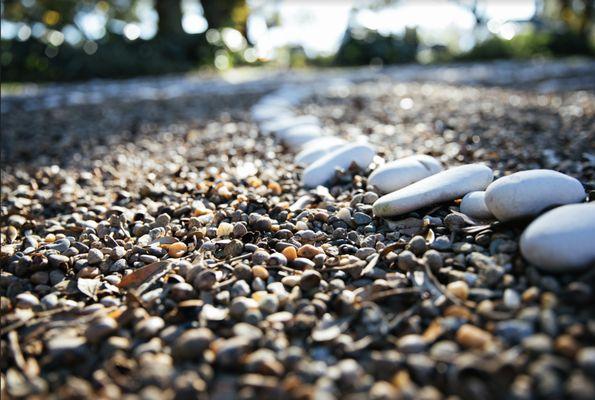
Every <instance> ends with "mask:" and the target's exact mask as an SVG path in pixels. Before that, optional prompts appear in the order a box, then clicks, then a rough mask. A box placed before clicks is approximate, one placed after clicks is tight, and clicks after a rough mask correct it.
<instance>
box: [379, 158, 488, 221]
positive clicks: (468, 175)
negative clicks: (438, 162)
mask: <svg viewBox="0 0 595 400" xmlns="http://www.w3.org/2000/svg"><path fill="white" fill-rule="evenodd" d="M492 179H493V173H492V170H491V169H490V168H488V167H486V166H485V165H482V164H470V165H463V166H460V167H454V168H451V169H448V170H446V171H442V172H439V173H437V174H435V175H432V176H429V177H427V178H424V179H422V180H421V181H417V182H415V183H413V184H411V185H409V186H407V187H404V188H403V189H400V190H397V191H396V192H392V193H389V194H387V195H384V196H382V197H381V198H379V199H378V200H376V202H375V203H374V206H373V207H374V208H373V210H374V214H375V215H377V216H379V217H392V216H397V215H401V214H406V213H408V212H411V211H414V210H418V209H420V208H423V207H427V206H430V205H433V204H438V203H442V202H445V201H450V200H454V199H456V198H459V197H461V196H464V195H466V194H467V193H469V192H473V191H475V190H483V189H485V188H486V187H487V186H488V185H489V184H490V182H491V181H492Z"/></svg>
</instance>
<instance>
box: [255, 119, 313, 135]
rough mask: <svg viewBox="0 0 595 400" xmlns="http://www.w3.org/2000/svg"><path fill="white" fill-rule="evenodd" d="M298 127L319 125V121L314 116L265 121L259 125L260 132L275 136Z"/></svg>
mask: <svg viewBox="0 0 595 400" xmlns="http://www.w3.org/2000/svg"><path fill="white" fill-rule="evenodd" d="M300 125H320V121H319V120H318V118H316V117H315V116H314V115H300V116H297V117H296V116H291V117H281V118H275V119H272V120H269V121H265V122H264V123H262V124H261V125H260V130H261V131H262V132H264V133H275V134H277V133H281V132H283V131H285V130H287V129H289V128H293V127H294V126H300Z"/></svg>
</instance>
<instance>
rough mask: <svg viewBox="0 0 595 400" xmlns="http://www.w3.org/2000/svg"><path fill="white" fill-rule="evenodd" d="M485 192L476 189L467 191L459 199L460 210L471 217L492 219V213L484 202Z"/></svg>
mask: <svg viewBox="0 0 595 400" xmlns="http://www.w3.org/2000/svg"><path fill="white" fill-rule="evenodd" d="M485 196H486V192H483V191H477V192H471V193H467V194H466V195H465V196H463V200H461V207H460V208H461V212H462V213H463V214H466V215H468V216H470V217H471V218H479V219H492V218H494V214H492V213H491V212H490V210H489V209H488V206H486V202H485Z"/></svg>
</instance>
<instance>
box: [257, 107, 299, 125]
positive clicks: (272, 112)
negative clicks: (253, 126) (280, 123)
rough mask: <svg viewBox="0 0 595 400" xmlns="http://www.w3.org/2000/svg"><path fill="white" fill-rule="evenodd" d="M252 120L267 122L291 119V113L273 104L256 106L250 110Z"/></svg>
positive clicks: (287, 109) (285, 108)
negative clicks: (277, 119)
mask: <svg viewBox="0 0 595 400" xmlns="http://www.w3.org/2000/svg"><path fill="white" fill-rule="evenodd" d="M251 115H252V119H253V120H254V121H256V122H264V121H269V120H272V119H276V118H282V117H283V118H289V117H293V112H291V110H290V109H289V108H287V107H284V106H281V105H274V104H257V105H255V106H254V107H252V110H251Z"/></svg>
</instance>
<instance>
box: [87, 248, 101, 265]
mask: <svg viewBox="0 0 595 400" xmlns="http://www.w3.org/2000/svg"><path fill="white" fill-rule="evenodd" d="M87 261H88V262H89V265H95V264H99V263H101V262H102V261H103V253H102V252H101V250H99V249H89V254H88V255H87Z"/></svg>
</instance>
